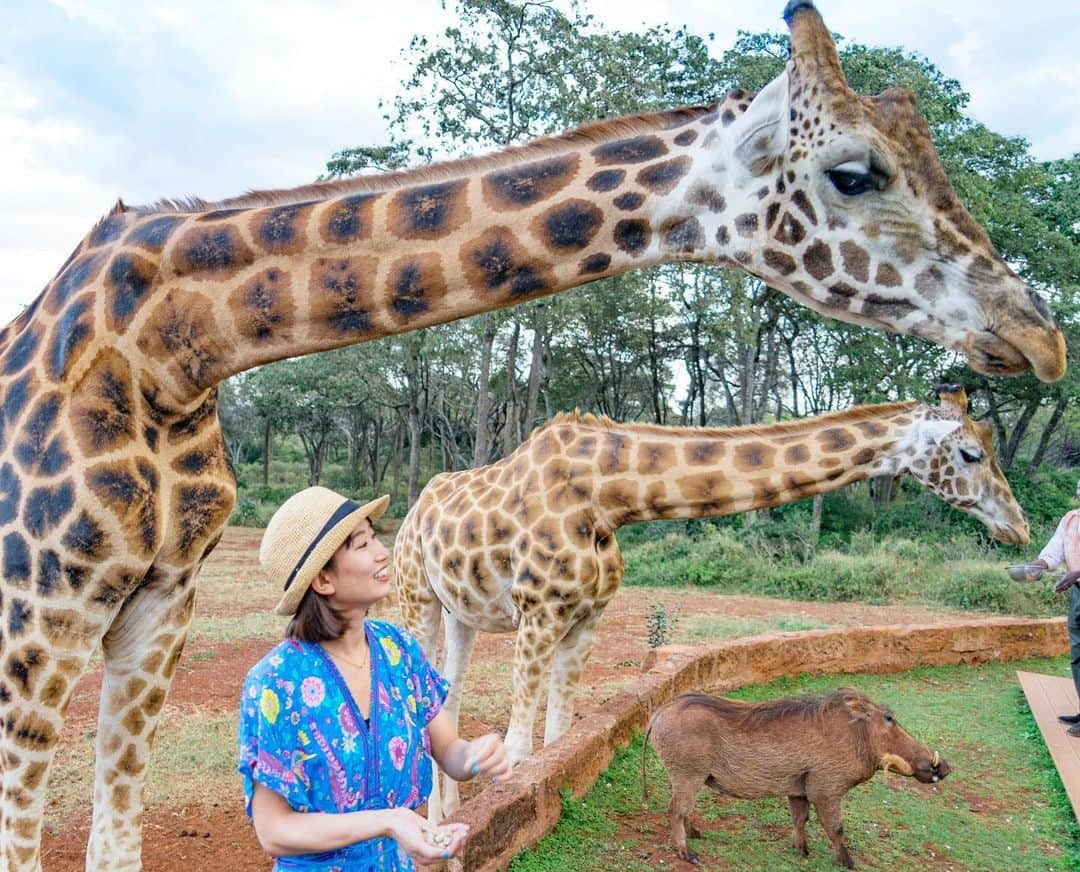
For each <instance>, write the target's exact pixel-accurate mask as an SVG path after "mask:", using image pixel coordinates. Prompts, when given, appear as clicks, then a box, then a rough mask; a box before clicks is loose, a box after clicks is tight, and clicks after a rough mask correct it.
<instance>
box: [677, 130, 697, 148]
mask: <svg viewBox="0 0 1080 872" xmlns="http://www.w3.org/2000/svg"><path fill="white" fill-rule="evenodd" d="M697 137H698V133H697V131H696V130H684V131H683V132H682V133H680V134H679V135H678V136H676V137H675V144H676V145H690V144H691V143H692V142H693V141H694V140H695V139H697Z"/></svg>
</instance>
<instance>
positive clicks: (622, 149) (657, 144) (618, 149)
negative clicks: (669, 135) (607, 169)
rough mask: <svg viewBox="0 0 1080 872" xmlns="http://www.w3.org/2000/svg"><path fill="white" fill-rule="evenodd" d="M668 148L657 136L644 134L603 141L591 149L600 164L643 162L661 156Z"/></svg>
mask: <svg viewBox="0 0 1080 872" xmlns="http://www.w3.org/2000/svg"><path fill="white" fill-rule="evenodd" d="M667 152H668V148H667V146H666V145H665V144H664V141H663V140H662V139H661V138H660V137H659V136H654V135H645V136H636V137H631V138H628V139H618V140H616V141H614V142H605V143H604V144H603V145H598V146H597V147H596V148H594V149H593V150H592V156H593V158H594V159H595V160H596V162H597V163H598V164H599V165H600V166H608V165H611V164H624V163H644V162H645V161H647V160H653V159H654V158H658V157H663V156H664V155H665V154H667Z"/></svg>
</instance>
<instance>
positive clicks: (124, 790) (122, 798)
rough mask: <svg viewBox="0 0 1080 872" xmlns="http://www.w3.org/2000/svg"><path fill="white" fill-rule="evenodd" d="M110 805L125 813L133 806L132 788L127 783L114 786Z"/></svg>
mask: <svg viewBox="0 0 1080 872" xmlns="http://www.w3.org/2000/svg"><path fill="white" fill-rule="evenodd" d="M110 805H111V806H112V807H113V808H114V809H116V811H118V812H120V813H121V814H123V813H124V812H126V811H127V810H128V809H129V808H131V788H130V787H129V786H128V785H126V784H117V785H115V786H114V787H113V788H112V799H111V801H110Z"/></svg>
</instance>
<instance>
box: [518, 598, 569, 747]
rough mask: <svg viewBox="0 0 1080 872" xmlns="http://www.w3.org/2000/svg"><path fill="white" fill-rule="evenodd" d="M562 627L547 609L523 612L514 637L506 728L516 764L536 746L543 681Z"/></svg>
mask: <svg viewBox="0 0 1080 872" xmlns="http://www.w3.org/2000/svg"><path fill="white" fill-rule="evenodd" d="M561 635H562V631H561V628H558V629H557V630H556V629H555V628H553V627H552V626H551V616H550V615H548V614H546V613H545V612H544V611H543V610H541V611H540V612H539V613H534V614H531V615H524V614H523V615H522V616H521V622H520V623H519V624H518V631H517V638H516V639H515V640H514V680H513V696H512V699H511V706H510V726H509V728H508V729H507V731H506V752H507V756H508V757H509V759H510V765H511V766H516V765H517V764H518V763H520V762H521V761H522V760H524V759H525V758H526V757H528V756H529V755H530V754H532V748H533V724H534V723H535V721H536V708H537V706H538V705H539V702H540V682H541V680H542V679H543V677H544V675H545V674H546V673H547V671H548V669H549V668H550V667H551V660H552V657H553V656H554V654H555V643H556V640H557V639H558V638H559V637H560V636H561Z"/></svg>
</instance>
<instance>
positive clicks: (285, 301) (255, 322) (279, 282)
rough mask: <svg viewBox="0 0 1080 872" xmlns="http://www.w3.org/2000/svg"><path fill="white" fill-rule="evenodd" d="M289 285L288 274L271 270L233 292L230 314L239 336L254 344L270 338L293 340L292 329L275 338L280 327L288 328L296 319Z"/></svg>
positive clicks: (239, 286)
mask: <svg viewBox="0 0 1080 872" xmlns="http://www.w3.org/2000/svg"><path fill="white" fill-rule="evenodd" d="M291 284H292V282H291V280H290V277H289V275H288V273H286V272H284V271H283V270H280V269H278V268H277V267H270V268H269V269H265V270H263V271H262V272H260V273H256V274H255V275H253V276H252V277H251V278H249V279H248V280H247V281H245V282H243V283H241V284H240V285H238V286H237V287H236V288H234V289H233V290H232V292H231V293H230V294H229V299H228V306H229V312H230V313H231V314H232V321H233V324H234V325H235V327H236V331H237V332H238V333H239V334H240V336H241V337H243V338H244V339H246V340H248V341H249V342H252V343H255V344H259V343H261V342H267V341H269V340H270V339H273V338H279V339H281V340H282V341H288V340H289V339H291V338H292V331H291V330H286V331H285V332H283V333H282V334H281V335H280V336H279V337H275V336H274V333H275V331H277V330H278V329H279V328H281V327H291V326H292V324H293V322H294V320H295V317H296V316H295V306H294V304H293V299H292V287H291Z"/></svg>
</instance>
